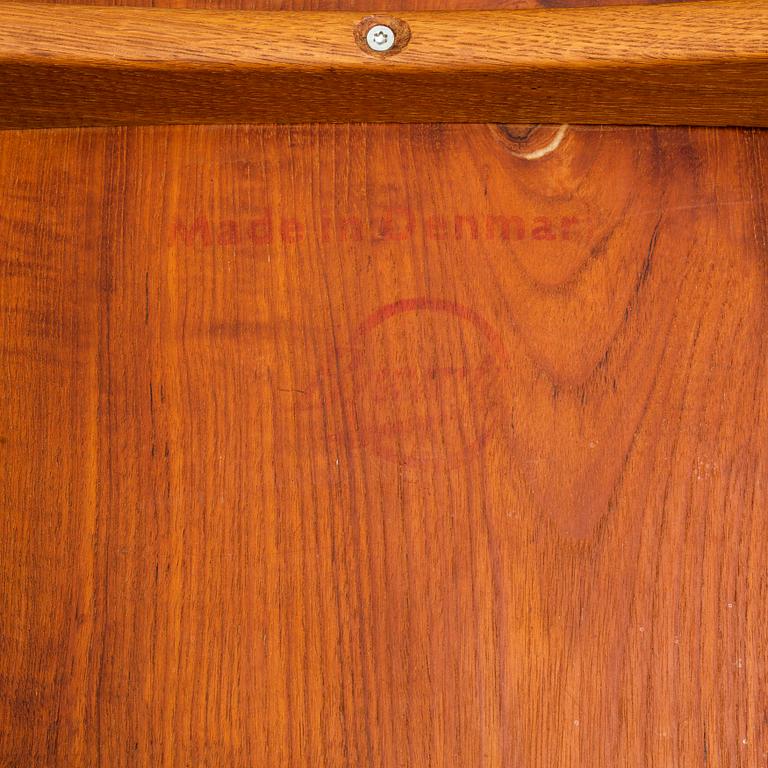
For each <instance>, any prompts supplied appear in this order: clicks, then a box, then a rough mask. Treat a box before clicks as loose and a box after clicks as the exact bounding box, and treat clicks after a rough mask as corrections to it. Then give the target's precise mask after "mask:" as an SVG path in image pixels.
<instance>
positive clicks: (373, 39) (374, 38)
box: [365, 24, 395, 51]
mask: <svg viewBox="0 0 768 768" xmlns="http://www.w3.org/2000/svg"><path fill="white" fill-rule="evenodd" d="M365 42H366V43H368V47H369V48H370V49H371V50H372V51H388V50H389V49H390V48H391V47H392V46H393V45H394V44H395V32H394V30H393V29H391V28H390V27H385V26H384V25H383V24H377V25H376V26H375V27H371V28H370V29H369V30H368V34H366V36H365Z"/></svg>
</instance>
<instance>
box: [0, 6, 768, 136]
mask: <svg viewBox="0 0 768 768" xmlns="http://www.w3.org/2000/svg"><path fill="white" fill-rule="evenodd" d="M377 22H383V23H384V24H386V25H388V26H390V27H391V28H392V29H393V30H395V34H396V45H395V46H394V47H393V48H392V49H391V50H390V51H387V52H373V51H371V50H370V49H369V48H367V46H366V42H365V40H366V34H365V33H366V30H367V29H368V28H369V27H370V26H371V24H373V23H377ZM316 121H320V122H326V121H329V122H358V121H363V122H421V121H424V122H517V123H519V122H525V123H530V122H580V123H649V124H692V125H745V126H765V125H768V0H711V1H708V2H694V3H682V4H670V5H652V6H632V7H603V8H581V9H570V10H533V11H488V12H475V11H460V12H440V11H435V12H407V13H402V14H399V15H398V18H392V17H378V16H377V17H374V18H368V19H364V18H363V17H362V15H361V14H357V13H349V12H335V11H334V12H250V11H234V12H230V11H207V10H176V9H174V10H167V9H155V8H124V7H122V8H121V7H110V8H103V7H93V6H63V5H48V4H29V3H23V4H21V3H0V127H4V128H18V127H53V126H79V125H115V124H146V123H221V122H229V123H239V122H277V123H296V122H316Z"/></svg>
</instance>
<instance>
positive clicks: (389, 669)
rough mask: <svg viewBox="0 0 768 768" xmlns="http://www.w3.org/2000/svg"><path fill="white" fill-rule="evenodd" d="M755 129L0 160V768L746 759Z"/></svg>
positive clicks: (758, 610)
mask: <svg viewBox="0 0 768 768" xmlns="http://www.w3.org/2000/svg"><path fill="white" fill-rule="evenodd" d="M575 4H577V3H572V5H575ZM548 5H554V3H548ZM293 7H300V6H298V5H296V4H295V3H294V4H293ZM307 7H310V3H308V4H307ZM311 7H316V4H315V3H314V2H313V3H311ZM766 136H767V135H766V133H765V132H762V131H751V130H735V129H720V130H708V129H686V128H667V129H654V128H635V129H623V128H621V129H620V128H588V127H560V126H552V127H538V128H537V127H535V126H515V125H506V126H484V125H467V126H419V125H413V126H330V125H326V126H301V127H278V126H239V127H234V126H230V127H216V126H208V127H203V126H197V127H194V126H193V127H186V126H176V127H151V128H128V129H116V128H109V129H103V128H101V129H88V130H83V129H78V130H51V131H6V132H3V133H2V134H0V381H1V382H2V383H1V384H0V393H2V395H1V396H2V400H1V401H0V402H2V407H0V541H1V542H2V545H1V546H0V765H2V766H14V768H41V767H43V768H48V767H53V766H56V767H57V768H58V767H61V768H122V767H126V768H129V767H130V768H144V767H145V766H146V767H150V766H151V767H152V768H169V767H170V766H186V765H191V766H211V767H212V768H214V767H215V768H220V767H222V766H225V767H226V768H241V767H242V768H246V767H247V768H252V766H262V765H264V766H270V768H271V767H272V766H277V767H278V768H279V767H280V766H285V768H297V767H298V768H304V767H306V768H314V767H315V766H322V765H329V766H347V765H348V766H360V765H371V766H377V765H378V766H384V767H385V768H390V767H392V768H394V766H402V765H405V766H414V767H415V766H419V767H421V766H446V768H447V767H449V766H450V767H451V768H453V767H454V766H472V767H473V768H474V766H489V767H490V768H510V767H511V768H552V766H563V767H564V768H595V767H596V768H649V767H651V768H669V766H685V767H686V768H687V766H703V765H709V766H718V767H720V766H728V768H754V767H755V766H761V765H764V764H765V762H766V759H768V732H767V729H766V722H768V711H767V709H766V702H768V690H766V688H767V687H768V675H766V647H768V645H767V644H768V637H767V634H768V630H766V627H767V626H768V615H766V614H767V613H768V602H767V601H766V598H767V597H768V577H767V576H766V573H768V567H767V566H768V543H766V538H765V536H764V532H763V528H764V525H763V523H764V519H765V509H766V502H767V501H768V500H767V499H766V484H765V477H766V459H767V456H766V452H767V446H768V441H766V437H768V435H767V434H766V432H767V429H768V427H767V421H768V388H767V387H766V364H765V361H766V342H765V339H766V336H767V332H768V327H767V326H768V317H767V316H766V289H767V287H768V282H767V280H766V277H767V276H766V260H765V255H766V253H767V252H768V228H767V227H766V221H767V220H768V211H767V210H766V196H767V195H768V191H767V190H768V179H767V178H766V175H767V174H768V170H767V169H768V164H767V163H766V156H767V154H768V138H766Z"/></svg>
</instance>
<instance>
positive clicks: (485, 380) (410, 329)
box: [339, 297, 505, 465]
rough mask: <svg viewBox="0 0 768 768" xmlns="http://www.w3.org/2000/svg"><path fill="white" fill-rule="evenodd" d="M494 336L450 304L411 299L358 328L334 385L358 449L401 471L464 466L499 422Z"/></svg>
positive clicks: (500, 356)
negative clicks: (351, 423) (423, 466)
mask: <svg viewBox="0 0 768 768" xmlns="http://www.w3.org/2000/svg"><path fill="white" fill-rule="evenodd" d="M504 359H505V354H504V349H503V345H502V342H501V339H500V337H499V335H498V334H497V333H496V332H495V331H494V329H493V327H492V326H491V325H490V324H489V323H488V322H487V321H486V320H485V319H484V318H483V317H481V316H480V314H479V313H477V312H476V311H475V310H473V309H471V308H470V307H467V306H465V305H462V304H459V303H457V302H454V301H449V300H445V299H435V298H425V297H422V298H409V299H401V300H399V301H395V302H393V303H391V304H386V305H384V306H382V307H380V308H379V309H377V310H376V311H375V312H373V313H372V314H370V315H369V316H368V317H367V318H366V319H365V320H364V321H363V322H362V323H361V325H360V327H359V329H358V331H357V333H356V334H355V337H354V339H353V343H352V348H351V366H350V369H349V371H348V372H347V373H345V374H344V375H343V376H342V378H341V380H340V382H339V384H340V390H339V391H340V392H341V394H342V397H343V398H344V399H345V401H346V404H347V405H348V406H349V408H348V409H347V410H348V412H349V414H350V415H353V416H354V432H355V433H356V435H357V437H358V440H359V443H360V445H361V446H362V447H363V448H365V449H366V450H371V451H373V452H375V453H376V454H377V455H379V456H382V457H384V458H387V459H390V460H392V461H396V462H397V463H399V464H402V465H413V464H423V463H430V464H438V465H440V464H455V463H457V462H463V461H466V460H468V459H469V458H470V457H471V455H472V454H473V453H475V452H477V451H479V450H480V449H481V448H482V446H483V445H484V444H485V442H486V440H487V439H488V437H489V435H490V434H491V432H492V431H493V430H494V429H496V428H498V427H499V426H500V424H501V423H502V414H501V408H500V405H501V401H502V390H501V376H500V373H501V368H502V365H503V361H504Z"/></svg>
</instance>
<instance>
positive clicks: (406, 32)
mask: <svg viewBox="0 0 768 768" xmlns="http://www.w3.org/2000/svg"><path fill="white" fill-rule="evenodd" d="M379 24H381V25H383V26H385V27H389V28H390V29H391V30H392V31H393V32H394V33H395V42H394V45H393V46H392V47H391V48H389V49H388V50H386V51H374V50H373V49H372V48H371V47H370V46H369V45H368V43H367V41H366V36H367V34H368V31H369V30H370V29H371V28H372V27H375V26H377V25H379ZM354 36H355V42H356V43H357V47H358V48H360V50H361V51H363V52H364V53H367V54H368V55H369V56H373V57H374V58H382V59H383V58H386V57H388V56H394V55H395V54H398V53H400V51H402V50H403V48H405V47H406V46H407V45H408V43H409V42H410V40H411V28H410V27H409V26H408V23H407V22H405V21H403V19H398V18H396V17H394V16H386V15H383V14H375V15H373V16H366V17H365V18H363V19H361V20H360V21H359V22H358V23H357V24H356V25H355V30H354Z"/></svg>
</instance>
